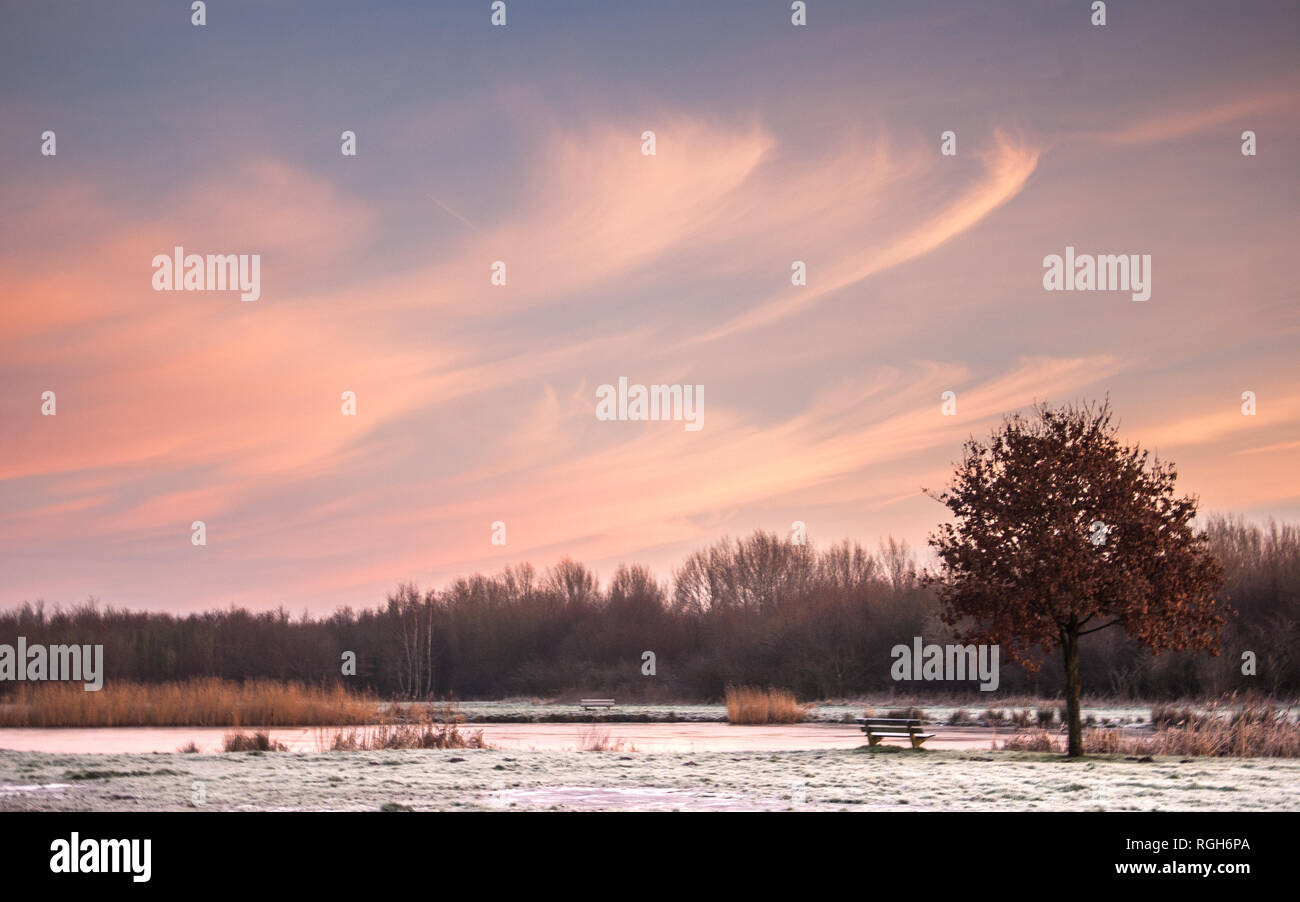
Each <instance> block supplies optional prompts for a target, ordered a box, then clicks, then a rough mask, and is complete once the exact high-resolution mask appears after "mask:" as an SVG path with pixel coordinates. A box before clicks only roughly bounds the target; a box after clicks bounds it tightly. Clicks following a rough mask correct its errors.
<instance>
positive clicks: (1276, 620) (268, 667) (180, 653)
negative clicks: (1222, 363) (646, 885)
mask: <svg viewBox="0 0 1300 902" xmlns="http://www.w3.org/2000/svg"><path fill="white" fill-rule="evenodd" d="M1206 533H1207V535H1208V539H1209V547H1210V548H1211V549H1212V551H1213V553H1214V555H1215V557H1216V558H1217V559H1218V560H1219V562H1220V563H1221V564H1222V565H1223V569H1224V574H1225V580H1226V581H1225V584H1224V587H1223V589H1222V592H1221V593H1220V594H1221V596H1222V598H1223V599H1224V600H1225V601H1227V602H1228V603H1229V604H1230V605H1231V607H1232V608H1233V609H1235V614H1234V615H1233V616H1231V617H1229V618H1228V622H1227V624H1226V625H1225V626H1224V628H1223V631H1222V641H1221V648H1222V651H1223V654H1221V655H1220V656H1218V657H1211V656H1210V655H1208V654H1205V653H1203V652H1202V653H1191V652H1165V653H1162V654H1160V655H1152V654H1149V653H1146V652H1144V651H1142V650H1141V649H1140V648H1139V647H1138V646H1137V644H1136V643H1135V642H1134V641H1133V640H1132V639H1130V638H1129V637H1127V636H1126V635H1125V634H1124V633H1122V632H1118V631H1110V632H1103V633H1098V634H1097V635H1095V636H1086V637H1084V639H1083V642H1084V643H1085V650H1086V654H1085V655H1084V656H1082V658H1081V661H1082V663H1081V666H1082V667H1083V668H1084V673H1083V679H1084V684H1085V685H1087V686H1088V687H1089V689H1090V691H1092V692H1093V693H1097V694H1108V695H1114V696H1118V697H1125V698H1141V699H1157V698H1177V697H1190V696H1208V695H1219V694H1221V693H1225V692H1231V691H1233V690H1250V689H1254V690H1258V691H1261V692H1267V693H1271V694H1277V695H1288V694H1289V695H1294V694H1297V693H1300V529H1297V527H1296V526H1295V525H1292V524H1276V523H1270V524H1269V525H1267V526H1260V525H1258V524H1254V523H1249V522H1246V521H1244V520H1241V519H1239V518H1232V517H1223V516H1217V517H1213V518H1211V519H1209V521H1208V522H1207V523H1206ZM923 577H924V574H923V573H922V572H921V571H920V568H919V567H918V563H917V559H916V556H915V555H914V554H913V553H912V551H911V550H910V549H909V548H908V547H907V545H906V544H905V543H901V542H896V541H894V540H893V539H890V540H889V541H887V542H884V543H882V544H881V546H880V547H879V548H878V549H876V550H875V551H874V552H873V551H869V550H867V549H864V548H863V547H862V546H861V545H859V544H856V543H851V542H848V541H844V542H840V543H838V544H832V545H827V546H825V547H818V546H816V545H814V544H812V543H809V544H805V545H797V544H792V543H791V542H790V541H789V540H788V539H786V538H783V537H780V536H777V535H774V534H771V533H765V532H756V533H754V534H752V535H750V536H748V537H745V538H741V539H723V540H721V541H719V542H717V543H715V544H714V545H712V546H711V547H708V548H704V549H701V550H699V551H696V552H694V553H692V554H691V555H689V556H688V557H687V558H686V560H685V561H684V562H683V563H682V565H681V566H680V567H679V568H677V569H676V571H675V572H674V573H673V576H672V579H671V580H669V581H668V582H666V583H665V582H661V581H659V580H657V579H656V578H655V577H654V575H653V574H652V573H651V572H650V571H649V570H648V569H647V568H645V567H643V566H639V565H624V566H620V567H619V568H618V569H617V570H616V571H615V572H614V574H613V576H612V578H611V579H610V580H609V582H608V584H607V585H604V586H602V585H601V583H600V581H599V580H598V579H597V576H596V574H595V573H594V572H593V571H592V570H591V569H590V568H588V567H586V566H585V565H583V564H581V563H578V562H575V561H572V560H567V559H566V560H562V561H560V562H559V563H557V564H556V565H554V566H553V567H550V568H547V569H545V570H544V571H539V570H537V569H536V568H534V567H532V566H531V565H528V564H519V565H516V566H512V567H508V568H506V569H504V570H502V571H501V572H500V573H497V574H495V575H481V574H476V575H474V576H470V577H465V578H461V579H457V580H456V581H454V582H453V583H451V584H450V585H447V586H445V587H443V588H440V589H426V590H420V589H419V588H417V587H416V586H414V585H410V584H404V585H401V586H399V587H397V589H396V590H395V591H394V592H392V593H391V594H390V595H389V596H388V597H387V599H386V600H385V602H384V603H382V604H380V605H377V606H375V607H372V608H364V609H359V610H357V609H352V608H341V609H339V610H337V611H335V612H334V613H332V614H328V615H320V616H312V615H310V614H305V613H304V614H303V615H301V616H297V617H294V616H291V615H290V614H289V613H288V612H287V611H285V610H284V609H283V608H281V609H279V610H275V611H268V612H252V611H248V610H244V609H240V608H233V607H232V608H230V609H227V610H213V611H207V612H204V613H199V614H190V615H186V616H177V615H173V614H166V613H153V612H141V611H129V610H124V609H119V608H113V607H101V606H100V605H98V604H97V603H95V602H94V601H93V600H92V601H90V602H87V603H85V604H82V605H78V606H75V607H72V608H60V607H54V608H50V607H48V606H46V605H45V604H43V603H41V602H36V603H25V604H22V605H21V606H18V607H15V608H12V609H10V610H8V611H5V612H2V613H0V642H4V643H8V644H11V645H12V644H14V643H15V640H16V638H17V637H18V636H24V637H25V638H26V640H27V642H28V644H29V645H30V644H33V643H41V644H65V643H69V644H70V643H78V644H87V643H90V644H103V646H104V665H105V672H106V680H107V681H108V682H109V683H111V682H112V681H114V680H118V681H135V682H148V683H152V682H165V681H175V680H185V679H189V678H195V677H221V678H226V679H234V680H246V679H254V678H258V679H276V680H290V681H298V682H303V683H308V684H317V685H327V684H332V683H336V682H341V683H344V684H345V685H349V686H351V687H353V688H356V689H359V690H365V691H369V692H373V693H376V694H379V695H381V696H385V697H392V698H434V697H436V698H447V697H457V698H469V699H491V698H506V697H530V698H531V697H540V698H565V697H568V696H577V695H587V694H602V695H604V694H608V695H613V696H615V697H617V698H619V699H620V700H629V701H630V700H634V699H640V700H646V701H691V700H699V701H706V700H715V699H718V698H720V697H721V695H722V694H723V691H724V687H725V686H726V685H727V684H756V685H764V686H768V685H770V686H777V687H781V688H786V689H790V690H793V691H794V692H795V693H796V694H797V695H798V696H799V697H801V698H805V699H814V698H837V697H851V696H855V695H861V694H873V695H874V694H880V693H889V692H890V691H891V690H892V691H895V692H897V693H898V694H899V695H905V696H922V697H924V696H926V695H951V694H953V693H954V692H963V691H967V690H969V692H970V694H971V696H972V703H975V704H978V703H981V702H984V701H986V700H987V701H992V699H993V698H994V697H996V696H1004V695H1008V694H1010V695H1027V694H1033V695H1042V696H1049V697H1056V696H1059V695H1060V694H1061V692H1062V690H1063V688H1064V670H1063V666H1062V664H1061V663H1060V661H1059V660H1058V656H1054V655H1045V656H1043V666H1042V667H1041V668H1040V669H1039V670H1038V671H1036V672H1028V671H1026V670H1024V669H1021V668H1020V667H1017V666H1015V665H1008V664H1007V663H1006V662H1005V661H1004V663H1003V666H1002V675H1001V679H1000V686H999V690H998V692H997V693H980V692H978V691H977V690H976V688H975V684H974V683H973V682H972V683H969V684H954V683H951V682H948V683H945V682H906V683H898V682H894V681H893V679H892V678H891V676H890V664H891V663H892V658H891V655H890V651H891V649H892V648H893V647H894V646H895V645H898V644H910V643H911V641H912V638H913V637H914V636H921V637H923V639H924V640H925V642H926V643H927V644H928V643H931V642H936V643H940V644H944V643H948V642H953V641H955V633H954V632H953V629H952V628H950V627H948V626H945V625H944V622H943V619H942V617H941V611H940V606H939V602H938V599H937V598H936V595H935V592H934V589H933V588H931V587H930V586H929V585H927V583H926V581H925V580H924V578H923ZM349 652H350V653H352V655H354V656H355V662H356V664H355V674H349V675H345V674H344V672H343V671H344V669H345V666H344V663H345V662H344V659H345V655H346V653H349ZM645 652H651V653H652V654H653V659H648V658H647V657H646V656H645V654H644V653H645ZM1244 652H1252V653H1253V654H1254V656H1255V660H1256V669H1257V672H1256V674H1255V675H1253V676H1248V675H1244V674H1243V673H1242V665H1243V660H1242V654H1243V653H1244ZM650 661H652V662H653V673H652V674H651V673H647V671H648V670H650V669H651V667H650ZM5 688H7V686H6V685H5V684H0V692H2V691H3V690H4V689H5ZM110 688H111V687H110Z"/></svg>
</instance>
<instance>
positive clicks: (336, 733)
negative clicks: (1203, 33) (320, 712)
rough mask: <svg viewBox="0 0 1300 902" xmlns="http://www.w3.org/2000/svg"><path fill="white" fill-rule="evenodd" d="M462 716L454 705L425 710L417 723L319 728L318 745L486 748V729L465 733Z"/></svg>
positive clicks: (349, 748) (339, 748) (326, 747)
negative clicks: (433, 711)
mask: <svg viewBox="0 0 1300 902" xmlns="http://www.w3.org/2000/svg"><path fill="white" fill-rule="evenodd" d="M462 722H464V717H462V716H461V715H460V714H459V713H458V712H457V711H456V710H455V708H454V707H452V706H451V705H445V706H443V707H442V708H441V709H440V710H439V711H438V712H436V714H429V713H426V714H424V715H423V716H421V718H420V720H419V721H418V722H416V723H378V724H367V725H364V726H360V727H353V728H351V729H347V730H317V731H316V747H317V748H319V749H321V750H322V751H331V752H373V751H377V750H380V749H486V748H491V746H489V745H488V744H487V743H486V742H484V741H483V731H482V730H473V731H470V732H466V733H462V732H461V731H460V725H461V723H462Z"/></svg>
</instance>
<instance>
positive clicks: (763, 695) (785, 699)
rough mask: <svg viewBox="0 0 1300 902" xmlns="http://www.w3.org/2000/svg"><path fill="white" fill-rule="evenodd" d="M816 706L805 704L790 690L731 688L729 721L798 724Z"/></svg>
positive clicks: (728, 703) (729, 690) (728, 693)
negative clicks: (800, 702) (797, 699)
mask: <svg viewBox="0 0 1300 902" xmlns="http://www.w3.org/2000/svg"><path fill="white" fill-rule="evenodd" d="M811 707H812V705H801V704H799V702H798V701H796V700H795V697H794V693H793V692H790V691H789V690H788V689H772V688H767V689H762V688H759V687H758V686H728V687H727V720H728V721H729V722H730V723H733V724H765V723H798V722H799V721H801V720H803V717H804V713H805V712H806V711H807V710H808V709H809V708H811Z"/></svg>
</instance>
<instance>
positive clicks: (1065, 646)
mask: <svg viewBox="0 0 1300 902" xmlns="http://www.w3.org/2000/svg"><path fill="white" fill-rule="evenodd" d="M1061 650H1062V652H1063V653H1064V654H1065V716H1066V721H1067V722H1068V723H1069V725H1070V748H1069V751H1068V752H1067V755H1068V756H1069V757H1070V758H1082V757H1083V717H1082V712H1081V711H1080V710H1079V694H1080V689H1081V688H1082V681H1081V680H1080V679H1079V632H1078V627H1077V626H1076V625H1075V624H1074V622H1073V618H1071V623H1070V628H1069V630H1067V631H1066V633H1065V637H1064V640H1063V641H1062V642H1061Z"/></svg>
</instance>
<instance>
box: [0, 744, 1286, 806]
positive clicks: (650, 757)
mask: <svg viewBox="0 0 1300 902" xmlns="http://www.w3.org/2000/svg"><path fill="white" fill-rule="evenodd" d="M384 806H389V807H400V808H410V809H414V810H417V811H418V810H440V811H458V810H516V811H518V810H569V811H572V810H683V811H685V810H732V811H738V810H849V811H880V810H890V811H895V810H896V811H912V810H931V811H934V810H954V811H962V810H975V811H988V810H997V811H1008V810H1153V809H1162V810H1197V809H1204V810H1216V811H1222V810H1285V811H1295V810H1300V761H1294V760H1290V759H1273V758H1255V759H1250V758H1248V759H1231V758H1198V759H1191V760H1183V759H1176V758H1168V759H1165V758H1160V759H1156V760H1155V761H1153V762H1148V763H1142V762H1139V761H1130V760H1125V759H1123V758H1116V757H1097V758H1091V759H1087V760H1084V761H1066V760H1063V759H1061V758H1060V757H1059V756H1050V755H1041V754H1033V753H1016V752H981V753H978V754H972V753H968V752H957V751H922V752H915V753H914V752H912V751H910V750H907V749H901V748H899V749H882V750H877V751H874V752H872V751H866V750H859V749H827V750H814V751H783V752H702V753H693V754H679V753H655V754H646V753H619V752H559V751H547V752H518V751H513V750H505V751H503V750H491V749H489V750H482V751H467V750H450V751H381V752H325V753H271V754H258V753H231V754H220V755H194V754H188V755H187V754H180V753H168V754H147V755H137V754H117V755H88V754H79V755H62V754H48V753H40V752H12V751H0V810H73V811H132V810H149V811H154V810H189V811H202V810H211V811H285V810H290V811H315V810H328V811H347V810H371V811H373V810H378V809H380V808H382V807H384Z"/></svg>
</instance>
